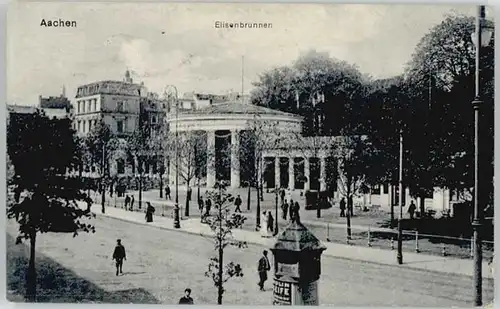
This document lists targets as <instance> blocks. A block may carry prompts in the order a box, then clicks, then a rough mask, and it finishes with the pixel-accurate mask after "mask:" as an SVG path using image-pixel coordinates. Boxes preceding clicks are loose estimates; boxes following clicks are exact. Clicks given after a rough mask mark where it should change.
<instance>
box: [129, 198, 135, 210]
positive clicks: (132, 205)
mask: <svg viewBox="0 0 500 309" xmlns="http://www.w3.org/2000/svg"><path fill="white" fill-rule="evenodd" d="M134 201H135V198H134V196H133V195H132V197H131V199H130V211H132V210H134Z"/></svg>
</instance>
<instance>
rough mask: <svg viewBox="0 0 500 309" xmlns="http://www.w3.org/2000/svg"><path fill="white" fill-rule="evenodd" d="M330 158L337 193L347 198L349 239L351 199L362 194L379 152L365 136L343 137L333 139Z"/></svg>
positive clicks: (348, 233) (349, 230)
mask: <svg viewBox="0 0 500 309" xmlns="http://www.w3.org/2000/svg"><path fill="white" fill-rule="evenodd" d="M331 149H332V150H331V151H332V156H333V157H335V158H336V159H337V162H338V169H339V178H340V186H339V188H338V189H339V193H340V194H341V195H343V196H345V197H346V198H347V213H346V219H347V237H348V238H349V239H350V238H351V214H352V211H353V197H354V196H355V195H357V194H359V193H364V191H365V188H366V185H367V182H368V181H367V180H368V179H370V178H371V177H373V176H367V175H368V174H369V173H370V172H371V171H373V168H372V166H373V165H375V164H377V160H376V158H377V156H378V154H379V151H378V150H377V149H375V148H374V147H373V144H372V143H371V142H370V140H369V138H368V137H367V136H359V135H358V136H356V135H351V136H348V135H344V136H339V137H337V138H335V142H334V145H333V147H332V148H331Z"/></svg>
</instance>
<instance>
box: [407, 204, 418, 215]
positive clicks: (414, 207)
mask: <svg viewBox="0 0 500 309" xmlns="http://www.w3.org/2000/svg"><path fill="white" fill-rule="evenodd" d="M415 210H417V206H415V203H413V201H411V203H410V206H409V207H408V213H409V214H410V219H412V220H413V216H414V215H415Z"/></svg>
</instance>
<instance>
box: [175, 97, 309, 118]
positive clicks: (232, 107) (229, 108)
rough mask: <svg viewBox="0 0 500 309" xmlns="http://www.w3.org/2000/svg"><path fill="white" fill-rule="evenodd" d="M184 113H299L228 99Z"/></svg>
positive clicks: (281, 114) (279, 114) (289, 115)
mask: <svg viewBox="0 0 500 309" xmlns="http://www.w3.org/2000/svg"><path fill="white" fill-rule="evenodd" d="M183 113H185V114H208V115H209V114H253V115H275V116H288V117H298V118H300V116H299V115H295V114H291V113H285V112H282V111H278V110H275V109H271V108H267V107H262V106H257V105H253V104H247V103H242V102H240V101H229V102H224V103H217V104H212V105H211V106H210V107H207V108H200V109H197V110H190V111H186V112H183Z"/></svg>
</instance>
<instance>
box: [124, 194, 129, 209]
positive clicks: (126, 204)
mask: <svg viewBox="0 0 500 309" xmlns="http://www.w3.org/2000/svg"><path fill="white" fill-rule="evenodd" d="M129 203H130V196H128V194H127V195H125V210H127V209H128V204H129Z"/></svg>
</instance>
